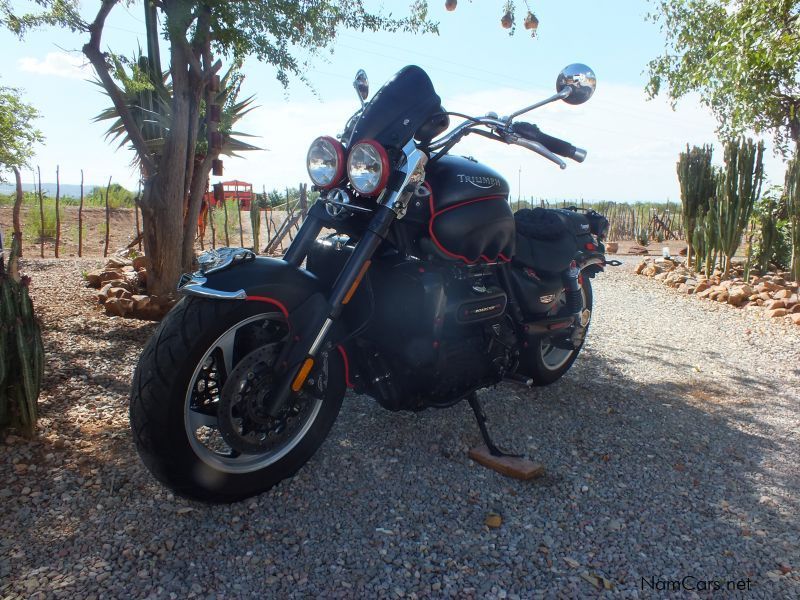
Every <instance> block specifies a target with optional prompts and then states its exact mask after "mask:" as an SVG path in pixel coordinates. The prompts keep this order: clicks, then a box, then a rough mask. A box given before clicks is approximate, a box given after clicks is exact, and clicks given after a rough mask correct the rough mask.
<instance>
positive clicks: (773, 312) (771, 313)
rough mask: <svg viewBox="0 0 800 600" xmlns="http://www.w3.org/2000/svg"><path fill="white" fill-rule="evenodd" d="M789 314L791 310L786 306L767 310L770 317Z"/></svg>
mask: <svg viewBox="0 0 800 600" xmlns="http://www.w3.org/2000/svg"><path fill="white" fill-rule="evenodd" d="M788 314H789V311H788V310H786V309H785V308H774V309H772V310H768V311H767V316H768V317H785V316H786V315H788Z"/></svg>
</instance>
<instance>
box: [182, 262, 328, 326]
mask: <svg viewBox="0 0 800 600" xmlns="http://www.w3.org/2000/svg"><path fill="white" fill-rule="evenodd" d="M202 264H203V263H202V261H201V269H200V270H199V271H196V272H195V273H192V274H191V275H184V277H183V279H182V281H181V284H180V285H179V286H178V291H179V292H180V293H182V294H185V295H187V296H199V297H201V298H210V299H217V300H261V301H266V300H272V301H273V303H274V304H275V305H276V306H279V307H281V310H282V312H284V313H289V312H292V311H293V310H295V309H296V308H297V307H298V306H300V305H301V304H303V303H304V302H305V301H306V300H308V298H309V297H310V296H313V295H314V294H317V293H322V292H324V289H323V286H322V283H321V282H320V280H319V279H318V278H317V277H316V275H314V274H312V273H310V272H309V271H306V270H304V269H299V268H297V267H295V266H294V265H290V264H289V263H287V262H286V261H285V260H281V259H278V258H268V257H264V256H253V255H252V254H251V255H250V256H247V255H245V257H243V258H242V259H240V260H236V261H232V262H231V263H230V264H227V265H226V266H224V267H223V268H213V269H209V270H208V271H204V270H203V269H202Z"/></svg>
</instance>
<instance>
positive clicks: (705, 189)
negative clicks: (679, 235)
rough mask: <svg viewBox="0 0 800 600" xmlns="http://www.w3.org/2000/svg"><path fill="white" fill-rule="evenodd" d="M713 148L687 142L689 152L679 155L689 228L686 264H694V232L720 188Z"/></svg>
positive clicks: (682, 193)
mask: <svg viewBox="0 0 800 600" xmlns="http://www.w3.org/2000/svg"><path fill="white" fill-rule="evenodd" d="M712 153H713V148H712V147H711V146H710V145H708V146H703V147H699V146H694V147H693V148H692V149H691V150H690V149H689V145H688V144H687V145H686V152H681V153H680V157H679V158H678V164H677V170H678V181H679V183H680V187H681V204H682V205H683V226H684V229H685V230H686V242H687V244H686V245H687V246H688V249H687V254H686V263H687V265H688V266H691V265H692V251H693V249H694V232H695V228H696V227H697V226H698V221H702V219H703V217H704V215H705V213H706V211H707V210H708V201H709V198H711V197H712V196H713V195H714V193H715V191H716V181H715V177H714V169H713V167H712V166H711V156H712Z"/></svg>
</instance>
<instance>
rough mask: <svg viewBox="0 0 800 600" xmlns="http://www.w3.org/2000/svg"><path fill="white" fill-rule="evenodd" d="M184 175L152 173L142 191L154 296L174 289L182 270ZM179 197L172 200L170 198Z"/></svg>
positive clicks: (149, 280)
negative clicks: (167, 175)
mask: <svg viewBox="0 0 800 600" xmlns="http://www.w3.org/2000/svg"><path fill="white" fill-rule="evenodd" d="M182 195H183V181H182V177H180V176H179V177H177V178H176V177H172V178H171V179H170V178H166V181H164V178H163V177H162V176H161V175H156V176H154V177H151V178H150V179H149V180H147V181H146V182H145V185H144V192H143V194H142V201H141V208H142V233H143V239H144V253H145V255H146V256H147V257H148V259H149V264H148V270H147V291H148V293H150V294H153V295H155V296H170V295H172V294H174V293H175V287H176V285H177V284H178V280H179V279H180V276H181V273H182V272H183V269H182V265H181V262H182V261H181V242H182V239H181V234H182V231H183V228H182V225H183V223H182V218H183V215H182V212H183V211H182V208H183V203H182V202H181V201H180V198H182ZM176 197H177V198H178V201H177V202H175V201H174V200H173V201H172V202H170V199H174V198H176Z"/></svg>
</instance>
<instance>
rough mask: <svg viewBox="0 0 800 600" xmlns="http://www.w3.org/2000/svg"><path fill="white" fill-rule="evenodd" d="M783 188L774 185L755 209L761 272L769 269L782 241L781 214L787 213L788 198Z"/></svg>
mask: <svg viewBox="0 0 800 600" xmlns="http://www.w3.org/2000/svg"><path fill="white" fill-rule="evenodd" d="M783 191H784V190H783V188H782V187H778V186H773V187H772V188H770V190H769V191H767V192H765V193H764V195H763V196H762V197H761V201H760V202H759V203H758V204H757V205H756V207H755V209H754V211H753V214H754V216H753V219H752V221H753V222H754V224H755V227H756V235H755V240H756V245H755V250H756V254H755V264H756V265H757V266H758V269H759V271H760V272H761V273H766V272H767V271H768V270H769V266H770V261H771V260H773V257H774V256H775V253H776V250H778V249H779V246H780V242H781V229H780V226H781V215H782V214H785V204H786V198H785V197H784V196H783Z"/></svg>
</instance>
